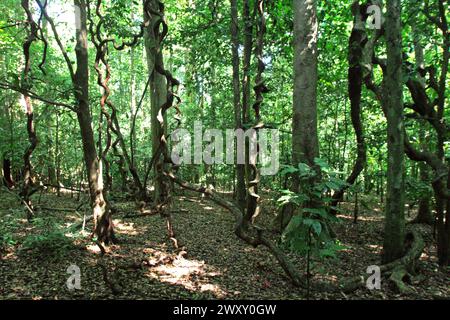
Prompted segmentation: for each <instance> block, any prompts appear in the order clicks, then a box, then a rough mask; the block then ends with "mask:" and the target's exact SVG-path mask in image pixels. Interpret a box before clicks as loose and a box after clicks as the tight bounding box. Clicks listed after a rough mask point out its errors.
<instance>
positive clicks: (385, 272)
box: [337, 229, 425, 293]
mask: <svg viewBox="0 0 450 320" xmlns="http://www.w3.org/2000/svg"><path fill="white" fill-rule="evenodd" d="M405 247H406V254H405V255H404V256H403V257H401V258H400V259H397V260H395V261H393V262H390V263H387V264H384V265H381V266H380V271H381V276H389V278H388V279H389V282H390V283H391V284H393V285H394V286H395V287H396V289H397V290H398V291H399V292H400V293H410V292H411V291H410V290H411V289H410V288H409V287H408V286H407V285H406V284H405V281H406V282H410V279H411V274H414V273H415V271H416V269H417V262H418V260H419V258H420V256H421V255H422V252H423V249H424V248H425V242H424V240H423V238H422V235H421V234H420V232H419V231H417V230H415V229H411V230H410V231H409V232H408V233H407V235H406V237H405ZM369 276H370V275H369V274H363V275H360V276H357V277H353V278H349V279H346V280H344V281H343V283H342V285H340V286H339V288H337V290H338V291H342V292H344V293H350V292H352V291H355V290H357V289H361V288H363V287H364V286H365V285H366V281H367V278H368V277H369Z"/></svg>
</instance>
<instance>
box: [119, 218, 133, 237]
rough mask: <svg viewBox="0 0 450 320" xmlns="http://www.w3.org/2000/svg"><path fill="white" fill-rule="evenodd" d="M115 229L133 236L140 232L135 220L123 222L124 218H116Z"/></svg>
mask: <svg viewBox="0 0 450 320" xmlns="http://www.w3.org/2000/svg"><path fill="white" fill-rule="evenodd" d="M113 222H114V229H115V232H117V233H118V234H127V235H131V236H136V235H138V234H139V232H138V231H137V230H136V228H135V226H134V222H123V221H122V220H118V219H115V220H113Z"/></svg>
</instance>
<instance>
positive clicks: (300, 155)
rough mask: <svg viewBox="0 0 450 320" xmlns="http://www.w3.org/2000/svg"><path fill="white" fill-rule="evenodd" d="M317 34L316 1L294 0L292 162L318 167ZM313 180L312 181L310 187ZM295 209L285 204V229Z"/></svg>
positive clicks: (295, 186)
mask: <svg viewBox="0 0 450 320" xmlns="http://www.w3.org/2000/svg"><path fill="white" fill-rule="evenodd" d="M317 37H318V23H317V13H316V1H315V0H294V100H293V109H294V110H293V122H292V164H293V166H294V167H297V166H298V164H299V163H301V162H303V163H306V164H308V165H309V166H311V167H315V162H314V159H315V158H316V157H318V156H319V139H318V135H317V57H318V56H317ZM313 183H314V181H312V180H311V181H310V182H309V186H302V187H304V188H308V187H311V185H312V184H313ZM291 191H292V192H295V193H298V192H299V191H300V181H299V177H298V176H297V175H295V174H294V175H293V183H292V188H291ZM293 212H294V207H293V206H292V204H288V205H286V206H284V207H283V208H282V210H281V212H280V214H279V215H278V217H277V219H276V224H277V226H276V227H277V228H280V229H281V230H283V229H284V228H285V227H286V226H287V224H288V223H289V222H290V220H291V218H292V215H293Z"/></svg>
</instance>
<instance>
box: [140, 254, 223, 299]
mask: <svg viewBox="0 0 450 320" xmlns="http://www.w3.org/2000/svg"><path fill="white" fill-rule="evenodd" d="M152 251H154V250H152ZM153 253H155V254H156V255H155V257H152V258H151V259H149V263H150V264H155V265H156V266H154V267H152V268H150V269H149V271H148V272H147V275H148V276H149V277H150V278H153V279H156V280H158V281H161V282H164V283H169V284H172V285H181V286H183V287H184V288H186V289H188V290H191V291H199V292H211V293H213V294H214V295H215V296H216V297H217V298H224V297H225V296H226V295H227V293H226V292H225V291H224V290H222V289H221V288H220V286H218V285H216V284H212V283H209V282H208V281H207V278H208V277H215V276H219V275H220V274H221V273H220V272H214V271H209V270H207V269H208V266H207V265H206V264H205V262H204V261H198V260H190V259H185V258H183V257H180V256H178V257H176V258H174V259H173V261H172V262H171V263H170V262H169V263H164V264H158V262H159V261H163V260H165V259H167V258H170V256H169V255H168V254H165V253H162V252H155V251H154V252H153Z"/></svg>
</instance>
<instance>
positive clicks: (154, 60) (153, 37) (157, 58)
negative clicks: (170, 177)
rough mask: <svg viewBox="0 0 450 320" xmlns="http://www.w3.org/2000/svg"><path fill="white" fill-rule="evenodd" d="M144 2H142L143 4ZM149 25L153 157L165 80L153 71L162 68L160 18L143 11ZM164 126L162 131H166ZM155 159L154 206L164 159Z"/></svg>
mask: <svg viewBox="0 0 450 320" xmlns="http://www.w3.org/2000/svg"><path fill="white" fill-rule="evenodd" d="M145 2H146V1H144V3H145ZM148 2H149V3H148V5H149V6H150V7H152V8H155V11H156V12H158V11H159V9H158V1H155V0H150V1H148ZM149 19H150V24H149V26H148V27H147V28H146V30H145V34H144V37H145V51H146V53H147V66H148V73H149V75H150V95H151V131H152V155H153V157H155V155H157V154H158V153H159V148H160V144H161V141H160V140H159V139H160V137H161V134H162V132H161V126H160V125H159V122H158V112H159V110H160V108H161V106H163V105H164V103H165V102H166V98H167V97H166V94H167V88H166V78H165V77H164V75H162V74H161V73H159V72H157V71H156V70H155V66H156V65H157V64H158V65H161V66H163V56H162V52H161V49H160V47H159V45H160V44H159V34H155V32H154V26H155V24H156V23H158V20H159V19H160V17H158V16H157V15H154V14H152V15H151V17H149V16H148V13H147V11H146V10H144V20H146V21H147V20H149ZM164 122H165V123H166V118H164ZM165 128H166V125H164V129H163V130H166V129H165ZM159 154H160V156H158V158H157V159H154V161H153V173H154V199H153V201H154V203H155V205H157V204H159V203H160V202H161V197H162V194H161V193H162V190H163V189H164V186H163V179H164V177H163V176H162V170H158V167H161V166H163V165H164V159H163V157H162V155H161V153H159Z"/></svg>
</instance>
